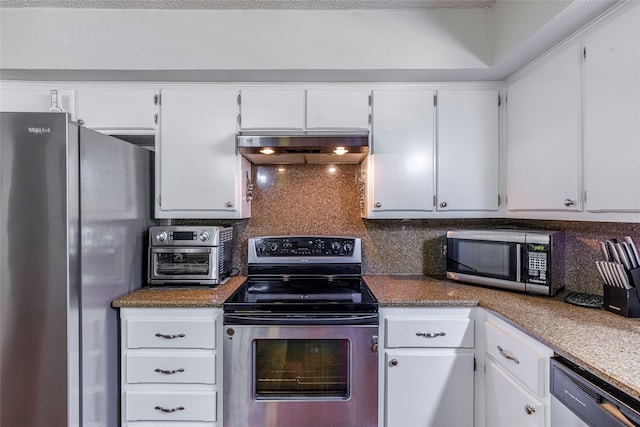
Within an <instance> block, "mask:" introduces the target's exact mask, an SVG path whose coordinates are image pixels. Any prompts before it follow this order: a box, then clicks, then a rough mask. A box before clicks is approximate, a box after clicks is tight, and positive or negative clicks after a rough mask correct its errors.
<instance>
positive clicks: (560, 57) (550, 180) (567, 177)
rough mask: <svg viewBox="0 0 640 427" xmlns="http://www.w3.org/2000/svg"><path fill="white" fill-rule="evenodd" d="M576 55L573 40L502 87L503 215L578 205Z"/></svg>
mask: <svg viewBox="0 0 640 427" xmlns="http://www.w3.org/2000/svg"><path fill="white" fill-rule="evenodd" d="M580 55H581V49H580V48H579V45H578V44H572V45H570V46H568V47H566V48H564V49H562V50H561V51H559V52H557V53H555V54H554V55H553V56H552V57H550V58H547V59H546V60H545V62H544V63H541V64H539V65H538V66H537V67H535V69H533V70H532V71H530V72H528V73H527V74H526V75H525V76H523V77H522V78H520V79H519V80H517V81H516V82H514V83H511V84H509V85H508V87H507V97H508V98H507V216H519V217H526V216H527V215H531V212H527V213H518V211H567V210H569V211H578V210H581V209H582V198H581V197H580V194H581V175H580V173H581V160H580V154H581V152H580V150H581V148H580V126H581V122H580V90H581V89H580ZM514 213H515V214H514Z"/></svg>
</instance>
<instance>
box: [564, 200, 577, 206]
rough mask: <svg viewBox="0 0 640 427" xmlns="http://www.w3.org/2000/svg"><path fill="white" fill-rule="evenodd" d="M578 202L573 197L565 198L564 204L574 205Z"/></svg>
mask: <svg viewBox="0 0 640 427" xmlns="http://www.w3.org/2000/svg"><path fill="white" fill-rule="evenodd" d="M575 204H576V201H575V200H571V199H564V205H565V206H567V207H569V206H574V205H575Z"/></svg>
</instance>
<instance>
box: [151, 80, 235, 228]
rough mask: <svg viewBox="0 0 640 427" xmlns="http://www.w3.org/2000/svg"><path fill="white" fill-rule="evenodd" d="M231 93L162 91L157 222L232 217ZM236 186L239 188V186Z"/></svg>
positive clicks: (232, 146) (214, 90) (221, 91)
mask: <svg viewBox="0 0 640 427" xmlns="http://www.w3.org/2000/svg"><path fill="white" fill-rule="evenodd" d="M236 96H237V92H236V91H235V90H231V89H229V90H227V89H209V90H205V89H166V90H163V91H162V106H161V108H162V110H161V113H162V118H161V123H160V140H159V144H158V153H157V154H158V156H157V158H156V160H157V161H159V176H160V180H159V181H160V186H159V187H160V188H159V191H160V193H159V194H160V209H161V211H162V212H160V215H158V214H157V215H156V216H158V217H200V218H212V217H213V218H215V217H233V215H239V214H241V213H240V212H239V211H238V210H237V209H238V207H237V206H236V191H240V188H238V189H236V172H237V170H238V168H239V162H240V161H241V160H239V158H238V157H239V156H236V153H235V125H236V105H237V104H236V102H237V101H236ZM238 187H239V186H238Z"/></svg>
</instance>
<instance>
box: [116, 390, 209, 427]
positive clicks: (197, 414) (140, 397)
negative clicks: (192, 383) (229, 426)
mask: <svg viewBox="0 0 640 427" xmlns="http://www.w3.org/2000/svg"><path fill="white" fill-rule="evenodd" d="M125 404H126V408H125V410H126V419H127V421H215V420H216V415H217V414H216V392H215V391H206V392H197V391H185V392H182V393H181V392H174V393H162V392H160V393H153V392H146V391H145V392H137V391H129V392H126V397H125Z"/></svg>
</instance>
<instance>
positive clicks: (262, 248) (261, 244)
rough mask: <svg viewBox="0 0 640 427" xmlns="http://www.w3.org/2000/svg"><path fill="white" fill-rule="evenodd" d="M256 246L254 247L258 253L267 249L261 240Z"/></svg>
mask: <svg viewBox="0 0 640 427" xmlns="http://www.w3.org/2000/svg"><path fill="white" fill-rule="evenodd" d="M256 246H257V247H256V249H257V250H258V253H259V254H262V253H264V252H265V251H266V250H267V245H265V244H264V243H262V242H260V243H258V244H257V245H256Z"/></svg>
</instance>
